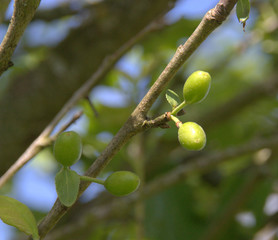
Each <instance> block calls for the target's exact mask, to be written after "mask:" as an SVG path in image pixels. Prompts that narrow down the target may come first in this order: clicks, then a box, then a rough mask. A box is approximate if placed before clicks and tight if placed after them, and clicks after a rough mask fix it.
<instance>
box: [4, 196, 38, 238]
mask: <svg viewBox="0 0 278 240" xmlns="http://www.w3.org/2000/svg"><path fill="white" fill-rule="evenodd" d="M0 218H1V219H2V221H3V222H4V223H6V224H8V225H11V226H14V227H16V228H17V229H19V230H20V231H22V232H24V233H26V234H28V235H32V236H33V238H34V239H39V233H38V228H37V223H36V220H35V217H34V215H33V214H32V212H31V211H30V209H29V208H28V207H27V206H26V205H24V204H23V203H21V202H19V201H17V200H16V199H13V198H10V197H7V196H0Z"/></svg>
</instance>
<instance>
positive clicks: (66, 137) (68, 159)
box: [53, 131, 140, 196]
mask: <svg viewBox="0 0 278 240" xmlns="http://www.w3.org/2000/svg"><path fill="white" fill-rule="evenodd" d="M53 153H54V156H55V158H56V160H57V161H58V162H59V163H61V164H62V165H63V166H64V168H63V169H62V171H61V172H60V173H58V174H57V176H59V177H58V178H57V179H58V181H60V182H63V181H65V178H68V179H69V176H70V175H71V176H72V177H70V178H71V179H77V178H78V179H77V180H74V181H78V184H75V185H79V181H80V179H81V180H85V181H86V180H87V181H91V182H97V183H101V184H103V185H104V187H105V188H106V190H107V191H109V192H110V193H112V194H114V195H116V196H124V195H128V194H130V193H132V192H134V191H135V190H136V189H137V188H138V186H139V184H140V179H139V177H138V176H137V175H136V174H134V173H132V172H129V171H118V172H114V173H112V174H111V175H110V176H109V177H108V178H107V179H106V180H105V181H101V180H99V179H95V178H89V177H85V178H82V176H80V179H79V177H78V176H77V173H75V172H74V171H72V170H69V169H67V168H68V167H69V166H71V165H73V164H74V163H76V162H77V161H78V160H79V159H80V156H81V153H82V142H81V138H80V136H79V135H78V134H77V133H76V132H73V131H69V132H63V133H61V134H59V136H58V137H57V139H56V141H55V143H54V148H53ZM57 179H56V180H57ZM59 179H61V180H59ZM57 185H58V184H56V186H57ZM58 196H59V194H58Z"/></svg>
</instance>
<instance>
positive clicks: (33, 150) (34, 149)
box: [0, 111, 83, 188]
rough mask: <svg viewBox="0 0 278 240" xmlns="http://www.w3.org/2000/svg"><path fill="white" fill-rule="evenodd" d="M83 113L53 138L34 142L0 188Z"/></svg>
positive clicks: (8, 173) (80, 114) (73, 118)
mask: <svg viewBox="0 0 278 240" xmlns="http://www.w3.org/2000/svg"><path fill="white" fill-rule="evenodd" d="M82 114H83V112H82V111H80V112H78V113H76V114H74V116H73V117H72V118H71V119H70V120H69V121H68V122H67V123H66V124H65V125H63V126H62V127H61V128H60V130H59V131H58V132H57V133H56V134H55V135H54V136H52V137H50V136H49V135H48V136H45V138H40V139H37V141H34V142H33V143H32V144H31V145H30V146H29V148H28V149H27V150H26V151H25V152H24V154H23V155H21V156H20V158H19V159H18V160H17V161H16V162H15V163H14V164H13V165H12V166H11V167H10V168H9V169H8V171H7V172H5V174H4V175H3V176H2V177H1V178H0V188H1V187H2V186H3V185H4V184H5V183H6V182H7V181H8V180H9V179H11V178H12V177H13V176H14V175H15V173H16V172H17V171H18V170H19V169H20V168H22V167H23V165H24V164H26V163H27V162H28V161H29V160H30V159H32V158H33V157H34V156H35V155H36V154H38V153H39V152H40V151H41V150H42V149H43V148H45V147H47V146H49V145H51V144H52V142H53V141H55V139H56V138H57V136H58V135H59V134H60V133H61V132H63V131H65V130H66V129H67V128H68V127H69V126H70V125H72V124H73V123H74V122H76V121H77V120H78V119H79V118H80V117H81V116H82Z"/></svg>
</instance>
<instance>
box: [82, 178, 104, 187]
mask: <svg viewBox="0 0 278 240" xmlns="http://www.w3.org/2000/svg"><path fill="white" fill-rule="evenodd" d="M80 180H82V181H87V182H94V183H98V184H102V185H103V184H104V180H101V179H97V178H92V177H87V176H80Z"/></svg>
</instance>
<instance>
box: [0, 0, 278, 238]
mask: <svg viewBox="0 0 278 240" xmlns="http://www.w3.org/2000/svg"><path fill="white" fill-rule="evenodd" d="M252 2H253V1H252ZM199 21H200V20H199V19H197V20H196V19H185V18H184V19H180V20H178V21H177V22H174V23H172V24H169V25H168V26H166V27H164V28H163V29H161V30H159V31H158V32H154V33H152V34H150V35H149V36H147V37H146V38H145V39H144V40H143V41H142V42H140V43H138V44H137V45H136V46H135V47H134V48H133V49H132V50H131V51H130V52H128V53H127V55H126V56H125V57H124V59H123V60H121V61H123V62H124V64H126V66H125V67H124V68H123V67H122V66H123V64H118V65H117V66H116V67H115V68H114V69H113V70H112V71H111V72H109V74H108V75H107V76H106V77H105V79H103V81H102V82H101V84H100V86H103V87H107V88H106V91H105V92H103V96H102V98H99V97H95V96H97V94H96V92H94V90H92V93H91V94H90V101H91V103H92V104H93V106H94V109H92V107H91V105H90V103H89V102H88V99H84V100H82V101H80V103H79V107H81V108H82V109H83V111H84V115H85V117H84V119H85V120H84V121H83V122H82V125H81V124H79V123H78V122H77V123H76V125H77V126H78V127H77V129H78V130H80V129H82V131H80V132H82V133H81V135H82V141H83V144H84V151H83V156H82V160H81V162H82V164H81V165H80V166H81V170H80V172H84V171H85V170H86V169H87V168H88V167H89V166H90V165H91V164H92V162H93V161H94V160H95V159H96V158H97V156H99V154H101V152H102V151H103V150H104V149H105V147H106V145H107V144H108V142H109V141H110V139H111V138H112V137H113V136H114V135H115V134H116V133H117V131H118V130H119V129H120V128H121V126H122V125H123V123H124V122H125V121H126V120H127V118H128V116H129V115H130V113H131V112H132V110H133V109H134V108H135V106H136V105H137V104H138V102H139V101H140V99H141V98H142V97H143V96H144V94H145V93H146V92H147V90H148V89H149V87H150V86H151V84H152V83H153V82H154V81H155V80H156V78H157V77H158V76H159V74H160V73H161V71H162V70H163V69H164V67H165V66H166V64H167V63H168V62H169V60H170V59H171V56H172V55H173V54H174V52H175V50H176V48H177V46H178V45H179V44H181V43H183V42H184V41H185V40H186V39H187V38H188V37H189V36H190V34H191V33H192V32H193V30H194V29H195V27H196V26H197V24H198V23H199ZM249 21H250V23H249V22H247V27H246V32H245V33H243V32H242V27H241V26H240V24H239V23H237V22H236V20H235V16H233V15H232V16H231V17H230V20H228V21H227V22H226V23H224V24H223V25H222V26H221V27H220V28H219V29H217V31H215V32H214V33H212V34H211V36H210V37H209V38H208V39H207V41H206V42H205V43H204V44H203V45H202V46H201V47H200V48H199V49H198V50H197V51H196V53H194V54H193V56H192V57H191V58H190V59H189V61H188V62H187V63H186V64H185V66H184V67H183V68H182V69H181V70H180V71H179V72H178V73H177V75H176V77H175V78H174V80H173V81H172V82H171V84H170V86H168V87H169V88H171V89H173V90H174V91H175V92H177V93H179V94H180V93H181V92H182V86H183V83H184V81H185V79H186V78H187V77H188V76H189V75H190V74H191V73H192V72H193V71H195V70H204V71H208V72H209V73H210V75H211V76H212V87H211V91H210V93H209V95H208V97H207V98H206V100H205V101H203V102H202V103H200V104H196V105H192V106H188V107H187V108H186V109H185V111H186V114H185V115H184V116H182V117H181V118H180V119H181V120H182V121H183V122H185V121H198V122H201V123H202V124H203V125H204V129H205V131H206V133H207V139H208V142H207V146H206V148H205V149H204V150H203V151H201V152H198V153H195V152H189V151H186V150H184V149H182V148H181V146H179V143H178V140H177V129H176V127H175V125H174V124H173V123H169V125H170V126H171V128H170V129H151V130H147V131H146V132H145V133H142V134H140V135H139V136H136V137H134V138H133V139H132V140H131V141H130V142H128V143H127V145H126V146H125V147H123V148H122V149H121V151H120V152H119V153H118V154H117V155H116V156H114V158H113V160H112V162H111V163H110V164H109V165H108V166H107V168H106V169H105V171H104V172H103V173H101V176H100V177H105V176H106V175H107V174H108V172H111V171H117V170H125V169H127V170H132V171H137V173H138V174H139V175H140V176H144V179H143V181H142V185H143V186H142V187H144V185H148V183H149V182H151V181H152V180H154V179H156V177H158V176H161V175H162V174H167V173H168V172H169V171H170V170H173V169H178V168H179V165H180V164H184V163H187V162H190V161H194V159H195V158H198V157H200V156H202V157H206V156H210V154H212V153H213V152H219V153H221V152H222V151H224V150H225V149H228V148H231V147H234V148H233V149H236V148H237V147H240V146H242V145H244V144H247V145H248V144H249V143H250V144H251V141H253V140H254V139H268V138H270V137H271V136H274V135H276V134H277V122H278V102H277V99H278V94H277V93H278V91H277V84H276V85H275V84H273V82H277V81H278V77H277V76H278V71H277V67H276V66H277V64H278V57H277V56H278V41H277V35H278V25H277V22H278V3H277V1H274V0H273V1H254V2H253V3H252V6H251V15H250V20H249ZM23 49H24V47H23V48H22V49H21V50H22V51H21V52H20V51H19V54H18V56H17V59H18V64H17V65H18V67H15V68H13V69H12V71H11V73H9V74H6V76H5V78H9V79H11V81H12V78H13V77H14V76H15V75H17V74H19V75H20V74H22V71H24V72H25V71H29V70H31V68H33V67H36V64H37V63H38V62H39V61H41V59H43V58H46V57H47V48H46V47H45V46H41V47H38V46H37V47H36V48H34V49H32V48H30V47H29V48H28V49H26V51H23ZM134 62H135V64H134ZM30 66H32V67H30ZM23 69H24V70H23ZM271 79H272V81H271ZM254 86H258V89H266V90H265V91H263V93H260V94H258V92H255V91H254V94H253V95H252V94H251V95H250V96H251V97H252V99H251V97H250V99H251V100H250V101H248V99H247V101H245V100H242V101H244V102H242V105H241V102H240V99H238V98H239V96H241V97H242V96H246V95H247V92H248V90H249V89H251V88H252V87H254ZM1 89H4V87H3V85H2V87H1ZM111 90H117V92H118V93H119V94H120V95H121V96H123V98H122V100H121V101H119V102H117V106H115V104H113V100H109V99H113V98H112V97H113V96H112V95H113V92H111ZM1 91H2V90H1ZM1 91H0V94H1ZM3 91H4V90H3ZM165 91H166V89H165ZM245 93H246V94H245ZM248 96H249V95H248ZM103 99H105V101H104V100H103ZM123 99H124V100H123ZM236 99H238V100H239V101H237V105H236V106H233V110H232V111H231V113H229V115H228V117H227V118H225V116H222V115H221V111H224V110H227V109H225V106H226V105H225V104H226V103H229V102H231V104H232V101H233V100H236ZM106 100H107V101H106ZM170 110H171V109H170V107H169V105H168V104H167V101H166V99H165V96H160V98H159V99H158V100H157V101H156V102H155V104H154V106H153V108H152V109H151V112H150V116H149V117H155V116H158V115H161V114H163V113H164V112H165V111H170ZM216 110H218V112H217V111H216ZM228 110H229V109H228ZM212 114H213V116H212ZM211 117H213V118H212V119H213V121H212V122H210V121H208V122H206V118H208V119H211ZM214 121H215V122H216V124H214ZM73 127H74V126H73ZM78 130H77V131H78ZM276 146H277V145H276ZM259 150H260V151H262V150H261V149H258V151H257V152H256V153H250V154H247V155H240V154H239V155H238V156H236V157H234V158H233V159H230V160H229V161H227V162H224V163H222V164H220V165H219V166H216V167H215V168H214V169H210V170H208V171H207V172H205V173H204V172H202V173H194V174H191V175H189V176H188V177H187V178H186V179H182V180H181V181H180V183H179V184H177V185H175V186H172V187H170V188H167V189H165V190H164V191H162V192H159V193H156V194H154V195H153V196H151V197H150V198H149V199H146V200H145V201H143V204H144V214H143V216H144V217H143V220H142V221H143V222H140V221H137V220H136V219H137V216H136V214H135V213H134V211H132V208H134V206H132V207H131V208H130V209H131V210H130V211H128V213H127V211H122V212H123V214H122V216H120V217H119V216H118V215H117V216H113V215H110V216H109V219H107V218H104V217H103V219H102V218H101V217H99V219H97V218H96V219H94V220H92V221H93V222H94V226H93V227H92V228H93V230H90V231H88V232H86V233H85V232H83V235H82V239H84V240H85V239H94V240H98V239H99V240H102V239H115V240H118V239H121V240H123V239H138V240H139V239H148V240H164V239H165V240H166V239H167V240H168V239H175V240H179V239H181V240H182V239H188V240H190V239H192V240H193V239H202V240H208V239H210V238H209V235H208V232H209V231H210V229H216V235H215V236H214V238H212V239H221V240H222V239H223V240H224V239H225V240H233V239H238V240H239V239H255V235H256V234H257V233H258V232H259V231H260V230H261V229H263V228H264V227H265V226H266V224H267V223H268V221H269V219H270V216H269V215H267V214H266V213H265V212H264V208H265V205H266V203H267V198H268V197H269V196H270V195H271V194H273V193H276V194H277V191H278V189H277V180H278V171H277V170H278V168H277V166H278V165H277V156H278V155H277V151H276V150H275V147H274V148H267V150H268V152H269V153H270V156H267V155H259V154H258V153H259V152H260V151H259ZM46 151H51V149H50V148H49V149H48V150H46ZM256 154H257V155H256ZM47 155H48V154H46V155H45V156H47ZM258 156H259V157H258ZM43 164H45V162H44V163H43ZM50 164H52V165H51V166H52V169H53V162H51V163H50ZM138 165H139V166H141V167H140V168H138ZM56 168H57V169H58V165H57V166H56ZM57 169H54V170H53V171H57ZM138 169H139V170H138ZM260 170H262V172H260ZM138 171H140V172H138ZM51 175H54V173H53V172H52V173H51ZM253 177H254V178H256V181H254V184H253V185H252V188H250V189H248V191H243V192H241V190H242V189H244V186H245V183H246V182H248V181H249V180H250V179H252V178H253ZM5 191H6V193H9V192H11V191H12V187H11V186H9V187H7V190H6V189H5ZM244 193H246V194H244ZM240 194H241V195H242V201H240V202H239V203H238V204H237V205H236V207H235V208H234V209H232V212H230V213H229V207H230V206H231V205H233V204H234V203H235V201H236V199H237V197H238V196H239V195H240ZM241 195H240V196H241ZM100 196H101V195H97V196H94V197H92V196H91V199H90V200H89V202H90V201H92V202H93V203H94V201H95V200H96V199H98V198H100ZM100 199H101V198H100ZM97 204H99V203H98V202H97V203H96V205H94V207H96V206H97ZM107 204H108V205H109V201H108V202H107ZM100 205H101V204H100ZM88 206H90V205H88V203H82V202H80V203H79V205H78V206H77V207H79V208H80V209H82V208H89V207H88ZM233 206H234V205H233ZM83 210H84V209H83ZM88 211H89V209H88ZM276 211H277V210H276ZM77 212H78V210H77V211H75V210H73V212H72V213H71V212H69V213H68V214H69V218H68V219H69V222H70V220H71V219H75V214H76V215H77V216H78V213H77ZM83 212H84V211H83ZM246 212H248V213H251V215H252V220H253V221H254V223H250V222H248V221H247V220H246V221H245V222H244V221H243V222H240V221H239V220H238V218H237V216H238V214H239V213H246ZM228 213H229V214H228ZM42 214H43V211H42V212H40V213H38V212H37V213H36V215H37V216H41V215H42ZM71 214H72V215H71ZM225 214H226V215H225ZM272 214H275V211H274V212H273V213H272ZM221 216H226V217H225V218H224V219H225V221H220V222H218V221H219V219H220V220H221ZM79 217H80V218H81V219H82V216H79ZM80 221H81V220H80ZM73 222H74V220H73ZM221 222H223V224H221ZM70 223H71V222H70ZM88 223H89V221H88ZM216 223H217V224H218V223H219V225H218V226H214V224H216ZM66 224H68V222H67V221H64V222H63V223H62V224H61V225H59V226H57V231H59V228H61V229H63V226H65V225H66ZM84 224H85V223H84ZM249 224H250V225H249ZM85 225H86V224H85ZM78 226H79V225H77V228H78ZM272 226H274V227H273V228H272V229H276V231H277V227H278V226H277V221H276V222H273V225H272ZM88 228H89V227H88ZM138 228H139V229H140V228H141V231H142V229H143V235H144V237H143V238H139V237H138V236H139V235H140V234H138V231H139V230H138ZM61 231H62V230H61ZM76 231H78V230H76ZM54 232H55V230H54ZM72 232H73V233H74V228H73V229H72ZM141 233H142V232H141ZM64 236H65V237H64V238H63V237H61V238H57V239H76V238H74V237H76V236H75V235H74V234H73V235H72V236H71V234H69V235H66V233H65V234H64ZM136 236H137V237H136ZM276 238H277V236H276ZM276 238H275V239H276ZM54 239H56V238H53V240H54ZM80 239H81V238H80ZM260 239H261V238H256V240H260ZM267 239H274V237H273V238H267Z"/></svg>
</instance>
